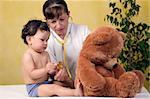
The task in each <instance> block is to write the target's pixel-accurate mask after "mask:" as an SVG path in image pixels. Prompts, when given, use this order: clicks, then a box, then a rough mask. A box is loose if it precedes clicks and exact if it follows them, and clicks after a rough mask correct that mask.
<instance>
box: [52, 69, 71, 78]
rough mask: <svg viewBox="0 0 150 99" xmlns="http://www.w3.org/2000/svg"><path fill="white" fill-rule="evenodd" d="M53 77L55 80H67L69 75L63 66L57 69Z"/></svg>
mask: <svg viewBox="0 0 150 99" xmlns="http://www.w3.org/2000/svg"><path fill="white" fill-rule="evenodd" d="M54 79H55V80H57V81H66V80H68V79H69V76H68V73H67V71H66V69H65V68H63V69H60V70H59V71H58V73H57V74H56V75H55V77H54Z"/></svg>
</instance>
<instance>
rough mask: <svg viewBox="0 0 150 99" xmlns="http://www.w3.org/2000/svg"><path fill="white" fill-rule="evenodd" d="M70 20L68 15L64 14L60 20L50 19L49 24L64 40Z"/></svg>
mask: <svg viewBox="0 0 150 99" xmlns="http://www.w3.org/2000/svg"><path fill="white" fill-rule="evenodd" d="M68 18H69V15H67V14H66V13H62V15H61V16H59V18H54V19H48V20H47V24H48V26H49V27H50V28H51V29H53V30H54V31H55V32H56V33H57V34H58V36H59V37H61V38H62V39H64V37H65V35H66V32H67V28H68Z"/></svg>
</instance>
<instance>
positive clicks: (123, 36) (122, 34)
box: [118, 31, 126, 41]
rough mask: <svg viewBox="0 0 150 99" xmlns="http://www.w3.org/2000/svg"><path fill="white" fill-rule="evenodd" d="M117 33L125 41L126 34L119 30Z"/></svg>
mask: <svg viewBox="0 0 150 99" xmlns="http://www.w3.org/2000/svg"><path fill="white" fill-rule="evenodd" d="M118 33H119V35H120V36H121V37H122V38H123V40H124V41H125V40H126V34H125V33H123V32H121V31H119V32H118Z"/></svg>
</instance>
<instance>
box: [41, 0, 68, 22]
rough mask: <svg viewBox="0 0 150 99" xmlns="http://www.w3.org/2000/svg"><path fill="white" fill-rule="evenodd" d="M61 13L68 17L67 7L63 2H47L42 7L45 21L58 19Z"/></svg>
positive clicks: (60, 0)
mask: <svg viewBox="0 0 150 99" xmlns="http://www.w3.org/2000/svg"><path fill="white" fill-rule="evenodd" d="M63 12H65V13H67V15H69V11H68V7H67V4H66V2H65V1H64V0H47V1H46V2H45V3H44V5H43V14H44V16H45V18H46V20H47V19H54V18H59V16H61V15H62V13H63Z"/></svg>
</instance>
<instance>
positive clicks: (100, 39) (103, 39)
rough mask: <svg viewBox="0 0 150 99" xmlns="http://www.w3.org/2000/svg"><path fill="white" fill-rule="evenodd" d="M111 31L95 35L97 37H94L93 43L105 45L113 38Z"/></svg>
mask: <svg viewBox="0 0 150 99" xmlns="http://www.w3.org/2000/svg"><path fill="white" fill-rule="evenodd" d="M111 36H112V35H110V33H107V32H101V33H99V34H97V35H95V39H93V43H94V44H97V45H103V44H105V43H107V42H109V41H110V40H111Z"/></svg>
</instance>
